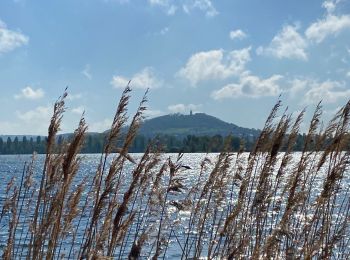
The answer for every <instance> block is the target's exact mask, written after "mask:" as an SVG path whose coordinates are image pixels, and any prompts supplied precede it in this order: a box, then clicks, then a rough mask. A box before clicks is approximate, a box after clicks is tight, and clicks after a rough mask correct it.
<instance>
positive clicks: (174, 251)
mask: <svg viewBox="0 0 350 260" xmlns="http://www.w3.org/2000/svg"><path fill="white" fill-rule="evenodd" d="M141 156H142V154H133V157H134V158H135V159H136V160H139V159H140V158H141ZM169 156H170V157H171V158H174V159H175V158H176V156H177V154H167V155H164V159H165V158H166V157H169ZM247 156H248V154H245V155H244V157H245V158H246V157H247ZM205 157H209V158H210V159H211V160H212V161H215V158H216V157H217V154H209V155H207V154H201V153H194V154H184V156H183V158H182V163H183V164H184V165H187V166H189V167H190V169H188V170H186V171H184V172H183V173H182V174H183V176H184V177H185V178H186V180H185V184H186V186H187V187H191V186H192V185H193V184H194V182H195V181H196V180H197V176H198V173H199V171H200V163H201V161H202V160H203V159H204V158H205ZM82 158H83V160H82V163H81V167H80V170H79V172H78V174H77V178H76V179H75V183H74V184H73V188H74V187H76V185H77V184H78V183H79V182H80V181H81V180H82V179H83V178H87V179H88V180H92V178H93V176H94V175H95V172H96V167H97V165H98V163H99V159H100V155H99V154H90V155H82ZM299 158H300V153H295V155H294V160H297V159H299ZM30 160H31V156H29V155H20V156H19V155H0V174H1V182H0V209H1V208H2V205H3V203H4V199H5V197H6V194H5V190H6V186H7V183H9V182H10V180H11V179H12V178H15V181H16V182H17V183H19V182H20V180H21V176H22V172H23V167H24V164H25V162H29V161H30ZM43 161H44V156H43V155H38V156H37V159H36V161H35V174H34V179H35V180H36V181H37V182H39V181H40V175H41V171H42V168H41V167H42V165H43ZM128 167H131V165H127V167H126V169H125V172H128V170H129V169H128ZM130 169H131V168H130ZM208 172H209V170H208ZM126 176H127V175H126ZM349 177H350V176H349V173H346V178H345V181H344V182H343V183H342V188H344V189H346V188H347V187H348V186H349V185H350V182H349V179H350V178H349ZM323 178H324V176H323V175H322V174H320V175H318V176H317V177H316V179H315V180H314V185H313V192H312V194H311V195H312V197H314V196H316V194H318V193H319V192H320V190H321V188H322V185H321V180H322V179H323ZM127 183H128V179H126V180H125V182H124V184H125V186H127ZM237 193H238V188H237V190H234V191H233V196H232V194H231V196H232V197H231V198H227V200H226V202H225V204H224V207H230V205H232V204H233V203H234V202H235V197H237ZM120 196H122V193H121V194H120ZM277 196H278V194H277ZM171 199H172V198H171V197H170V200H171ZM340 199H341V198H340ZM175 210H176V209H175V207H169V208H168V211H169V212H168V213H169V214H170V215H171V214H172V211H174V212H175ZM189 215H190V212H188V211H180V213H179V214H178V215H177V216H176V217H177V218H178V219H179V221H183V223H186V221H188V217H189ZM86 217H87V216H86ZM82 221H83V222H84V219H83V220H82ZM2 223H6V216H5V217H4V218H3V221H2ZM2 223H1V224H2ZM75 223H76V222H75ZM23 229H26V227H23ZM7 231H8V226H6V225H5V224H2V226H1V227H0V253H1V251H2V250H1V249H2V248H4V246H5V245H6V239H7ZM25 232H26V231H25V230H24V232H23V233H25ZM174 232H175V233H176V234H177V235H178V237H180V238H181V237H184V236H183V234H185V233H186V232H187V231H186V228H185V226H182V227H181V228H179V229H178V230H175V231H174ZM193 235H196V234H193ZM81 238H82V234H81V233H80V234H78V235H77V238H76V241H75V244H76V246H77V247H78V246H79V244H80V243H81ZM205 239H206V238H203V242H204V243H205ZM22 240H23V238H22ZM172 242H173V244H174V245H175V246H173V247H169V250H168V251H167V254H166V255H167V257H166V258H168V259H178V258H179V257H180V256H181V252H180V250H179V249H180V248H179V247H178V246H176V242H175V241H174V239H173V240H172ZM70 244H71V241H67V247H65V245H63V248H62V251H63V252H66V251H69V245H70ZM21 246H22V248H25V246H26V245H25V242H24V243H23V244H22V245H21ZM146 247H147V245H146ZM19 250H22V249H19ZM146 251H147V250H146ZM126 256H127V252H125V254H124V255H122V257H121V258H125V257H126ZM145 257H147V256H145Z"/></svg>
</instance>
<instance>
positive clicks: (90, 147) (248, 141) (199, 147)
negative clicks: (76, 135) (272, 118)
mask: <svg viewBox="0 0 350 260" xmlns="http://www.w3.org/2000/svg"><path fill="white" fill-rule="evenodd" d="M106 137H107V135H106V134H105V133H101V134H96V133H94V134H88V135H87V137H86V139H85V142H84V146H83V148H82V150H81V152H82V153H101V152H102V149H103V146H104V142H105V140H106ZM226 138H230V141H229V143H230V145H231V149H232V151H238V150H240V149H243V150H244V151H247V152H249V151H251V149H252V148H253V144H254V142H255V141H256V140H255V138H254V137H241V138H239V137H235V136H230V137H227V136H222V135H214V136H208V135H207V136H196V135H187V136H186V137H177V136H173V135H160V136H157V137H155V138H150V137H147V136H144V135H138V136H137V137H136V138H135V140H134V142H133V144H132V145H131V147H130V148H129V152H130V153H142V152H144V151H145V149H146V147H147V145H148V144H149V143H150V142H153V143H154V144H155V145H157V144H161V147H160V148H161V150H163V151H164V152H167V153H177V152H184V153H195V152H204V153H206V152H208V153H215V152H220V151H222V149H223V146H224V143H225V139H226ZM69 141H70V136H69V135H68V136H67V135H61V136H58V138H57V139H56V143H57V144H58V146H60V144H62V143H64V142H66V143H69ZM118 142H120V143H122V142H123V139H122V138H120V140H119V141H118ZM303 143H304V136H303V135H299V136H298V138H297V142H296V144H295V146H294V151H301V150H302V147H303ZM45 148H46V138H45V137H42V136H37V137H26V136H23V137H22V136H21V137H15V138H11V137H7V138H6V139H5V140H3V138H1V137H0V154H32V153H33V152H36V153H38V154H44V153H45V152H46V151H45Z"/></svg>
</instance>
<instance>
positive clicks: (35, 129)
mask: <svg viewBox="0 0 350 260" xmlns="http://www.w3.org/2000/svg"><path fill="white" fill-rule="evenodd" d="M16 116H17V118H18V119H19V120H20V124H19V125H20V127H19V128H18V129H21V130H20V131H21V132H22V133H23V132H24V131H25V134H34V135H37V134H40V135H46V134H47V129H48V126H49V123H50V119H51V116H52V107H51V106H46V107H44V106H38V107H36V108H35V109H33V110H28V111H25V112H21V111H16Z"/></svg>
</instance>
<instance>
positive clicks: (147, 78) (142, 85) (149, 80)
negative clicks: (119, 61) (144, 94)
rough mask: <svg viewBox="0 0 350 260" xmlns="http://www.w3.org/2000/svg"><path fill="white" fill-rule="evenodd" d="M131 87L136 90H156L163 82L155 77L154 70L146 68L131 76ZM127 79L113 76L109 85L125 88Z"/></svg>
mask: <svg viewBox="0 0 350 260" xmlns="http://www.w3.org/2000/svg"><path fill="white" fill-rule="evenodd" d="M130 80H131V83H130V85H131V87H133V88H137V89H147V88H158V87H160V86H162V85H163V82H162V81H161V80H160V79H158V78H157V77H156V75H155V72H154V69H153V68H151V67H146V68H144V69H143V70H141V71H140V72H138V73H136V74H135V75H133V76H132V77H131V78H130ZM128 82H129V79H128V78H126V77H124V76H113V78H112V81H111V84H112V85H113V87H115V88H125V87H126V85H127V84H128Z"/></svg>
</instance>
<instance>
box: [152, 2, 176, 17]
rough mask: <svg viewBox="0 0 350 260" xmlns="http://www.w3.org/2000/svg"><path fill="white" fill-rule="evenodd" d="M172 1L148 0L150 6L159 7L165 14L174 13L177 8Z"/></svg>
mask: <svg viewBox="0 0 350 260" xmlns="http://www.w3.org/2000/svg"><path fill="white" fill-rule="evenodd" d="M172 2H173V1H171V0H148V3H149V4H150V5H151V6H159V7H161V8H162V9H163V10H164V11H165V13H166V14H167V15H174V14H175V13H176V11H177V9H178V7H177V6H176V5H174V4H173V3H172Z"/></svg>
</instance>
